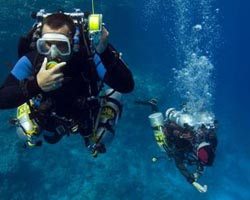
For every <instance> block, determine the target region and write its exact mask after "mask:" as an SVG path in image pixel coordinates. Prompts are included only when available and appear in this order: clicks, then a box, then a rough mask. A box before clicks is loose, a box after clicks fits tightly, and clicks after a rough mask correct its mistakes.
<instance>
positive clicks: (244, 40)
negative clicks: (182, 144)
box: [0, 0, 250, 200]
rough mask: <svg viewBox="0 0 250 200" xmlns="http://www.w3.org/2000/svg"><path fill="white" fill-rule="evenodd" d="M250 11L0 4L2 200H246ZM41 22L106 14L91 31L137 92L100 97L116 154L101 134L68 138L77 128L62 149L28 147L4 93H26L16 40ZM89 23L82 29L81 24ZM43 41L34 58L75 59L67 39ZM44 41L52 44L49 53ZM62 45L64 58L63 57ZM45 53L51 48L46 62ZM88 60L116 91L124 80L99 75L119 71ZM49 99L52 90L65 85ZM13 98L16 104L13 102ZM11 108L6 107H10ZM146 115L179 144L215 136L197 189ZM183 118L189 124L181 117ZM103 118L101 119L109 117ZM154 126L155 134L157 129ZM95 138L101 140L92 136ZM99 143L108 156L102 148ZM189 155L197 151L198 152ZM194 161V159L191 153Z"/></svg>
mask: <svg viewBox="0 0 250 200" xmlns="http://www.w3.org/2000/svg"><path fill="white" fill-rule="evenodd" d="M248 8H250V3H249V2H247V1H244V0H243V1H241V2H237V1H232V0H229V1H226V0H135V1H131V0H130V1H128V0H119V1H115V0H109V1H108V0H93V1H91V0H71V1H69V0H61V1H59V0H53V1H50V0H44V1H42V0H33V1H31V0H11V1H3V0H0V53H1V56H0V63H1V67H0V84H1V88H0V120H1V123H0V152H1V155H0V200H99V199H102V200H156V199H157V200H165V199H167V200H180V199H187V200H189V199H190V200H191V199H201V200H236V199H237V200H249V199H250V191H249V185H250V157H249V155H250V148H249V142H250V135H249V129H250V117H249V112H250V106H249V102H250V81H249V73H250V70H249V66H250V62H249V45H250V39H249V36H250V27H249V19H250V18H249V17H250V16H249V14H248V11H249V9H248ZM41 9H44V10H42V11H41ZM76 9H80V10H76ZM38 11H41V12H40V13H42V14H44V13H46V12H48V13H54V12H59V11H60V12H65V13H77V12H78V13H81V12H84V13H85V12H86V13H87V12H88V13H92V14H93V13H95V14H102V18H98V20H100V21H98V23H104V27H105V30H107V31H108V32H109V42H110V43H111V44H112V45H113V46H114V48H115V49H116V50H117V52H118V53H117V54H115V56H117V57H115V59H116V62H115V64H114V65H115V66H116V65H119V67H120V65H122V66H125V67H124V68H125V69H124V71H126V69H127V67H128V69H130V70H131V72H132V76H133V80H134V87H133V88H132V86H130V89H127V90H126V89H124V90H123V91H125V92H121V93H124V94H122V96H120V93H119V94H117V93H116V92H113V93H111V94H108V95H107V98H111V101H110V102H109V103H108V104H107V105H109V106H111V107H112V106H113V108H112V109H111V111H110V112H113V111H114V112H115V117H114V119H113V121H112V120H111V122H110V121H108V122H110V124H108V125H107V126H106V125H105V126H104V125H103V124H105V123H106V121H105V120H104V121H101V122H102V123H101V125H103V127H102V128H103V129H105V128H106V129H107V130H109V132H111V133H112V134H114V133H113V132H114V129H115V134H114V135H115V137H114V138H113V140H112V143H111V142H108V143H107V144H106V140H105V141H102V140H103V138H102V137H104V136H103V135H105V133H104V132H101V133H100V135H101V136H99V135H98V133H99V132H98V130H99V129H97V130H96V131H97V133H96V135H95V137H97V138H98V137H100V138H99V139H93V140H94V141H95V142H96V143H95V142H94V144H92V143H91V142H92V136H91V139H89V138H90V136H86V135H84V137H82V134H78V133H75V132H77V131H75V130H81V129H80V128H79V127H81V128H82V129H84V127H82V126H83V125H81V126H80V125H79V127H78V126H75V124H74V126H71V129H70V130H71V131H72V134H68V133H66V134H64V135H63V137H60V141H56V142H55V141H51V142H44V141H43V142H42V145H41V144H40V140H39V141H38V142H37V141H36V142H35V143H32V142H31V141H30V136H29V133H27V132H26V131H25V130H24V129H25V127H23V126H22V121H21V120H19V118H18V113H17V107H18V106H19V105H21V104H22V103H24V101H22V99H20V98H21V97H22V96H19V90H18V91H17V90H16V89H14V86H13V85H11V84H15V81H16V83H18V84H19V83H20V85H21V86H20V88H21V89H20V92H23V94H24V95H25V94H26V93H29V92H27V91H25V90H26V87H27V88H29V87H31V86H29V82H25V81H22V80H20V79H19V80H18V81H17V79H16V78H17V77H18V76H17V75H16V76H15V72H16V71H15V70H13V67H14V66H16V63H17V61H18V60H19V57H20V52H19V50H20V49H19V50H18V43H19V38H20V37H21V36H26V35H27V33H28V32H29V31H30V30H31V29H32V26H33V27H34V24H35V22H36V20H40V18H39V17H38V14H37V12H38ZM31 13H33V17H31ZM90 15H91V14H90ZM72 16H73V15H72ZM99 17H100V16H99ZM86 20H87V18H86ZM93 20H96V19H95V18H94V19H93ZM89 21H90V18H88V21H86V23H89ZM84 23H85V22H84ZM95 23H97V22H96V21H94V24H91V23H89V24H87V25H86V26H88V30H89V33H90V34H87V37H90V38H87V43H88V42H89V43H88V44H89V49H90V50H91V51H92V48H94V49H95V50H94V51H96V52H97V53H98V51H100V52H103V51H102V50H100V49H102V46H101V47H100V49H97V47H98V45H97V44H99V43H98V42H99V40H100V38H99V39H98V41H97V42H96V41H95V38H96V37H95V33H96V31H95V30H94V29H95V28H96V26H95V25H96V24H95ZM92 25H93V26H92ZM98 25H99V26H98V27H102V26H101V24H98ZM91 26H92V27H91ZM98 27H97V29H98ZM43 28H45V27H43ZM92 29H93V31H92ZM100 29H101V28H100ZM76 30H78V29H76ZM91 31H92V32H91ZM43 32H44V29H43ZM47 32H48V38H47V39H46V36H45V35H46V34H45V35H44V34H43V35H42V36H40V39H38V38H37V39H38V42H36V47H34V48H38V52H42V53H43V55H46V56H47V55H50V56H53V55H52V53H51V52H53V49H56V51H55V52H57V53H58V52H59V54H60V55H62V56H65V55H66V54H67V53H68V52H66V51H67V50H68V51H69V52H70V50H71V49H72V51H73V47H72V43H71V41H70V40H68V39H67V37H66V36H62V37H60V38H59V37H55V38H53V37H54V35H53V34H52V35H49V34H50V33H51V31H47ZM97 32H98V30H97ZM98 33H99V32H98ZM75 35H76V33H75ZM75 35H74V36H75ZM33 36H34V34H33ZM92 36H93V38H91V37H92ZM50 37H51V38H52V39H51V38H50ZM83 38H84V37H83ZM32 39H33V38H32ZM83 40H84V39H83ZM48 41H50V42H52V43H53V42H55V41H56V42H55V43H54V44H52V45H51V44H48V43H47V42H48ZM75 41H76V40H75V39H74V42H75ZM80 41H81V40H80ZM84 41H85V40H84ZM39 42H40V43H39ZM60 42H64V44H66V46H64V47H60V46H59V43H60ZM92 43H93V46H94V47H93V46H92ZM75 44H76V43H74V45H75ZM103 44H104V45H105V42H104V43H103ZM39 45H40V46H39ZM43 45H44V46H43ZM46 45H51V46H49V49H48V51H47V52H45V53H44V52H43V51H46V48H48V46H46ZM105 47H106V46H105ZM60 48H61V49H60ZM65 48H66V50H65ZM74 48H75V46H74ZM76 48H77V46H76ZM26 49H27V48H26ZM80 49H81V48H80ZM104 49H105V48H104ZM64 50H65V52H64ZM24 51H25V50H24ZM28 51H29V50H28ZM28 51H26V53H27V52H28ZM84 51H85V49H84ZM86 52H87V50H86ZM96 52H95V53H96ZM112 52H114V50H113V51H112ZM18 53H19V54H18ZM119 53H120V54H119ZM96 55H97V54H95V56H94V57H93V62H95V64H96V66H97V70H98V66H99V65H100V63H101V66H103V65H102V63H103V64H104V66H105V67H104V68H102V70H100V71H98V75H99V77H100V76H101V77H104V82H105V83H106V82H108V83H111V85H112V83H113V82H117V84H118V85H119V83H121V82H122V81H123V80H122V78H124V77H126V74H125V75H124V76H122V75H121V78H119V77H118V78H117V77H115V76H112V77H110V78H107V76H106V78H105V73H111V72H110V71H112V70H113V72H114V71H115V70H114V66H113V68H112V67H110V69H109V68H107V67H106V65H105V63H109V59H108V58H106V59H104V60H103V59H101V60H98V61H96V57H98V58H99V56H100V57H101V58H103V57H102V53H99V54H98V55H99V56H96ZM110 55H111V54H110ZM121 56H122V59H123V60H124V62H122V61H121ZM98 58H97V59H98ZM99 59H100V58H99ZM61 61H63V59H62V60H60V62H61ZM44 62H45V61H44ZM66 62H67V61H66ZM117 63H118V64H117ZM119 63H120V64H119ZM121 63H122V64H121ZM41 65H42V66H43V64H41V63H40V65H39V66H41ZM44 66H45V65H44ZM47 66H48V65H47ZM56 66H58V65H56ZM45 67H46V66H45ZM100 68H101V67H100ZM53 69H54V68H52V70H53ZM49 70H50V69H47V71H49ZM109 70H110V71H109ZM28 71H29V69H28ZM40 71H41V70H40ZM40 71H39V72H38V75H39V73H40ZM44 71H46V69H44ZM127 71H128V70H127ZM127 71H126V73H128V72H127ZM10 73H12V74H14V76H15V77H16V78H15V81H14V80H12V82H11V81H10V82H11V83H10V86H9V89H8V88H7V86H6V79H8V80H9V74H10ZM53 73H59V72H56V70H54V71H53ZM72 73H73V72H72ZM124 73H125V72H124ZM114 74H115V72H114ZM118 74H119V73H118ZM128 74H129V73H128ZM38 75H37V76H38ZM54 75H55V74H54ZM60 75H61V74H60ZM20 76H21V75H20ZM128 77H129V75H128ZM38 78H39V77H37V82H36V84H37V87H40V89H39V91H42V90H43V92H44V93H45V94H46V93H49V92H51V91H52V90H54V89H55V88H54V89H53V88H50V86H49V82H44V84H45V86H44V87H41V81H39V80H41V79H38ZM40 78H41V76H40ZM83 78H84V77H83ZM12 79H13V75H12ZM27 81H28V80H27ZM131 82H132V81H131ZM4 83H5V85H4V86H2V85H3V84H4ZM22 84H23V86H22ZM25 84H26V85H25ZM46 84H47V85H46ZM66 84H67V83H66ZM77 84H78V83H77ZM77 84H76V85H77ZM131 84H132V83H131ZM51 85H52V84H51ZM78 85H79V84H78ZM121 85H122V84H121ZM12 86H13V88H12V89H11V87H12ZM54 86H55V84H54ZM18 87H19V86H18ZM51 87H52V86H51ZM55 87H56V89H58V88H60V87H61V85H57V86H55ZM76 87H77V86H76ZM79 87H80V86H79ZM121 87H122V86H121ZM41 88H42V89H41ZM31 89H32V91H33V90H34V88H31ZM114 89H115V88H114ZM74 90H75V89H74V88H72V91H74ZM118 90H119V89H118ZM132 90H133V91H132ZM121 91H122V89H121ZM14 93H15V94H18V95H17V96H16V97H14V95H12V94H14ZM73 93H74V92H72V94H73ZM37 94H38V93H36V95H37ZM70 94H71V93H70ZM27 95H28V94H27ZM10 96H13V98H12V99H11V100H9V99H10V98H9V97H10ZM33 96H34V95H33ZM45 96H46V95H45ZM57 97H58V96H57ZM59 97H60V98H59V101H60V100H61V101H62V102H64V101H65V99H70V98H71V97H70V98H69V96H67V95H65V94H63V95H61V96H59ZM91 97H92V96H91ZM72 98H73V97H72ZM100 98H103V99H105V98H106V97H100ZM112 98H113V99H112ZM26 99H27V98H26ZM87 100H88V99H87ZM87 100H86V101H87ZM14 101H15V102H16V103H15V102H14ZM97 101H98V100H97ZM100 101H101V102H102V100H100ZM117 101H118V104H119V105H117ZM3 102H4V103H3ZM13 102H14V103H13ZM18 102H21V103H19V104H18ZM120 102H121V104H122V108H121V106H120ZM156 102H157V108H156V106H155V104H156ZM5 105H6V106H5ZM8 105H12V106H8ZM13 105H16V106H13ZM60 105H61V104H60ZM62 105H64V104H62ZM91 105H92V104H91ZM105 105H106V104H105ZM154 106H155V107H154ZM61 107H62V109H66V110H67V109H68V110H69V111H70V108H65V107H63V106H61ZM18 108H19V107H18ZM58 108H60V106H59V107H58ZM101 108H102V107H101ZM106 108H107V107H106ZM154 109H155V110H154ZM20 110H21V109H20ZM20 110H19V111H20ZM152 110H153V112H154V113H159V112H160V113H161V114H162V115H160V116H164V118H169V119H168V120H170V121H171V120H175V123H176V124H177V125H179V126H180V129H181V130H182V129H184V130H187V133H189V131H190V132H192V130H195V131H198V132H199V130H201V128H200V127H203V128H205V129H210V128H211V127H212V129H213V131H216V137H217V139H216V141H217V143H216V151H214V152H213V153H214V154H215V155H214V162H213V164H212V166H208V167H207V166H206V165H205V167H204V168H205V169H204V170H202V173H203V174H202V176H201V177H200V178H199V179H198V178H197V179H196V178H194V180H191V181H189V179H188V178H186V176H185V175H183V174H182V173H181V171H180V169H178V167H177V165H178V162H177V161H176V160H175V158H174V157H173V156H172V157H171V155H170V154H171V152H169V151H168V150H169V148H170V147H169V146H168V144H165V142H164V141H163V140H161V139H162V138H161V137H165V136H161V137H159V138H158V139H157V136H156V135H157V134H161V133H162V132H161V131H165V129H167V128H166V127H165V128H163V125H162V124H160V125H159V124H157V127H156V126H155V124H154V122H155V121H154V122H152V119H151V118H150V117H149V116H151V117H152V115H151V114H152ZM19 111H18V112H19ZM102 111H103V110H102V109H99V111H98V113H97V114H96V115H97V118H98V119H99V117H100V116H101V117H100V120H103V118H102V114H100V113H101V112H102ZM166 111H167V112H166ZM20 112H21V111H20ZM58 113H60V110H59V111H58ZM58 113H57V114H58ZM165 113H167V114H166V115H165ZM183 113H184V115H185V116H184V115H183V116H184V117H187V118H188V119H187V118H185V119H184V118H181V117H180V115H179V114H183ZM99 114H100V115H99ZM106 114H107V115H106V117H107V116H108V114H109V110H108V111H107V113H106ZM55 115H56V114H55ZM59 115H60V114H59ZM93 115H94V114H93ZM119 115H121V117H120V118H119ZM16 117H17V118H16ZM56 117H58V116H56ZM189 117H190V118H191V119H190V118H189ZM58 118H60V116H59V117H58ZM18 120H19V121H18ZM60 120H61V121H63V120H66V119H64V118H63V119H61V118H60ZM183 120H184V121H183ZM185 120H187V121H185ZM161 121H162V123H163V119H162V118H161ZM67 122H69V123H71V122H72V121H70V120H69V121H67ZM165 122H166V119H165V121H164V123H165ZM32 123H33V122H32ZM157 123H158V121H157ZM20 124H21V125H20ZM158 125H159V126H158ZM186 125H189V126H188V127H186ZM24 126H25V125H24ZM93 126H97V127H98V128H99V125H98V124H97V125H96V124H93ZM77 128H79V129H77ZM157 128H159V129H157ZM190 128H191V129H192V130H190ZM103 129H101V130H102V131H103ZM106 129H105V130H106ZM84 130H85V129H84ZM107 130H106V131H107ZM56 131H58V129H56ZM60 131H61V130H59V132H60ZM17 132H18V134H17ZM20 132H21V134H20ZM61 132H62V131H61ZM24 133H25V134H24ZM26 133H27V134H26ZM20 135H22V136H21V137H20ZM27 135H28V136H27ZM59 135H60V134H59ZM24 137H25V138H24ZM32 137H33V136H32ZM48 137H49V138H50V135H49V136H48ZM93 137H94V136H93ZM183 137H184V136H183ZM27 138H28V139H27ZM83 138H85V139H83ZM86 138H88V139H86ZM105 139H107V140H108V139H110V138H105ZM99 140H101V141H102V142H104V143H105V144H106V145H105V147H103V146H101V147H99V146H98V145H99ZM27 141H28V142H27ZM195 141H196V140H195ZM25 142H26V143H25ZM30 143H32V144H30ZM50 143H53V144H50ZM192 144H193V143H192ZM206 144H207V143H205V145H206ZM96 145H97V147H98V148H97V147H96ZM195 145H196V144H195ZM195 148H200V146H199V145H198V144H197V145H196V146H195ZM201 148H202V147H201ZM104 149H105V150H104ZM105 151H106V152H105ZM171 151H172V150H171ZM197 151H198V150H197ZM185 155H186V154H185ZM195 156H198V158H197V157H196V159H200V157H199V155H198V152H197V155H195ZM186 179H188V181H187V180H186ZM196 183H197V184H196Z"/></svg>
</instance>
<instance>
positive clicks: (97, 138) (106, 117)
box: [88, 89, 122, 157]
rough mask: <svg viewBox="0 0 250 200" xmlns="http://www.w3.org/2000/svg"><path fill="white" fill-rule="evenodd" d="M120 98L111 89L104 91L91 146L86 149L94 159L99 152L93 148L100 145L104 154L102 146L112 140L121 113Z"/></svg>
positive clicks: (119, 95)
mask: <svg viewBox="0 0 250 200" xmlns="http://www.w3.org/2000/svg"><path fill="white" fill-rule="evenodd" d="M121 96H122V95H121V93H119V92H116V91H114V90H113V89H107V90H106V91H105V98H104V102H103V104H102V106H101V108H100V111H99V114H98V116H97V119H96V124H95V129H94V134H93V136H92V137H91V141H92V145H89V147H88V148H90V149H91V150H92V155H93V156H94V157H96V156H97V154H98V152H100V151H98V149H93V147H96V146H97V145H102V148H104V151H103V152H105V147H104V144H105V145H106V144H109V143H111V142H112V140H113V138H114V134H115V126H116V124H117V122H118V120H119V118H120V116H121V112H122V105H121ZM93 143H94V144H93ZM101 153H102V152H101Z"/></svg>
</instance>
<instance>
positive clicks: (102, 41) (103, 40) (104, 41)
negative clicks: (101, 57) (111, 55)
mask: <svg viewBox="0 0 250 200" xmlns="http://www.w3.org/2000/svg"><path fill="white" fill-rule="evenodd" d="M108 37H109V32H108V31H107V29H106V28H105V27H104V26H103V27H102V32H101V35H100V38H99V43H98V44H97V45H96V48H95V49H96V52H97V53H98V54H102V53H103V52H104V51H105V49H106V48H107V46H108Z"/></svg>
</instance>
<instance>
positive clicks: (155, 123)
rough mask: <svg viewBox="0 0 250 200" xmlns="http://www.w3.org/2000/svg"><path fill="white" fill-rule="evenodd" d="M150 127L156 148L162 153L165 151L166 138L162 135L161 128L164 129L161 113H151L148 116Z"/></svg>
mask: <svg viewBox="0 0 250 200" xmlns="http://www.w3.org/2000/svg"><path fill="white" fill-rule="evenodd" d="M148 118H149V121H150V124H151V127H152V129H153V132H154V137H155V140H156V142H157V144H158V146H159V147H160V148H161V150H162V151H164V152H166V151H167V146H168V145H167V140H166V139H167V138H166V136H165V134H164V131H163V127H164V119H163V114H162V113H161V112H157V113H153V114H151V115H149V116H148Z"/></svg>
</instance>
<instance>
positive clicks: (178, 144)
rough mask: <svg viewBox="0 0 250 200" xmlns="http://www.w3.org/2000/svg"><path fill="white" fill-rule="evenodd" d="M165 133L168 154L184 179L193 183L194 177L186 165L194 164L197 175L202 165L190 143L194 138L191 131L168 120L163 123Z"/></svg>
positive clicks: (201, 170)
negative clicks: (168, 149) (168, 148)
mask: <svg viewBox="0 0 250 200" xmlns="http://www.w3.org/2000/svg"><path fill="white" fill-rule="evenodd" d="M165 134H166V137H167V143H168V145H169V147H170V152H171V153H170V154H169V155H170V156H171V157H172V158H173V159H174V161H175V164H176V166H177V168H178V169H179V171H180V172H181V174H182V175H183V176H184V177H185V178H186V180H187V181H188V182H189V183H193V182H194V181H195V177H194V175H193V173H192V172H190V171H189V170H188V168H187V165H189V166H191V165H193V166H195V167H196V171H195V172H196V173H198V174H199V175H201V174H202V173H203V170H204V167H203V166H202V165H201V163H200V162H199V161H198V159H197V157H196V155H195V153H194V147H193V145H192V140H193V139H194V138H193V133H192V132H191V131H189V130H187V129H183V128H181V127H180V126H178V125H177V124H175V123H173V122H168V123H166V124H165Z"/></svg>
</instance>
